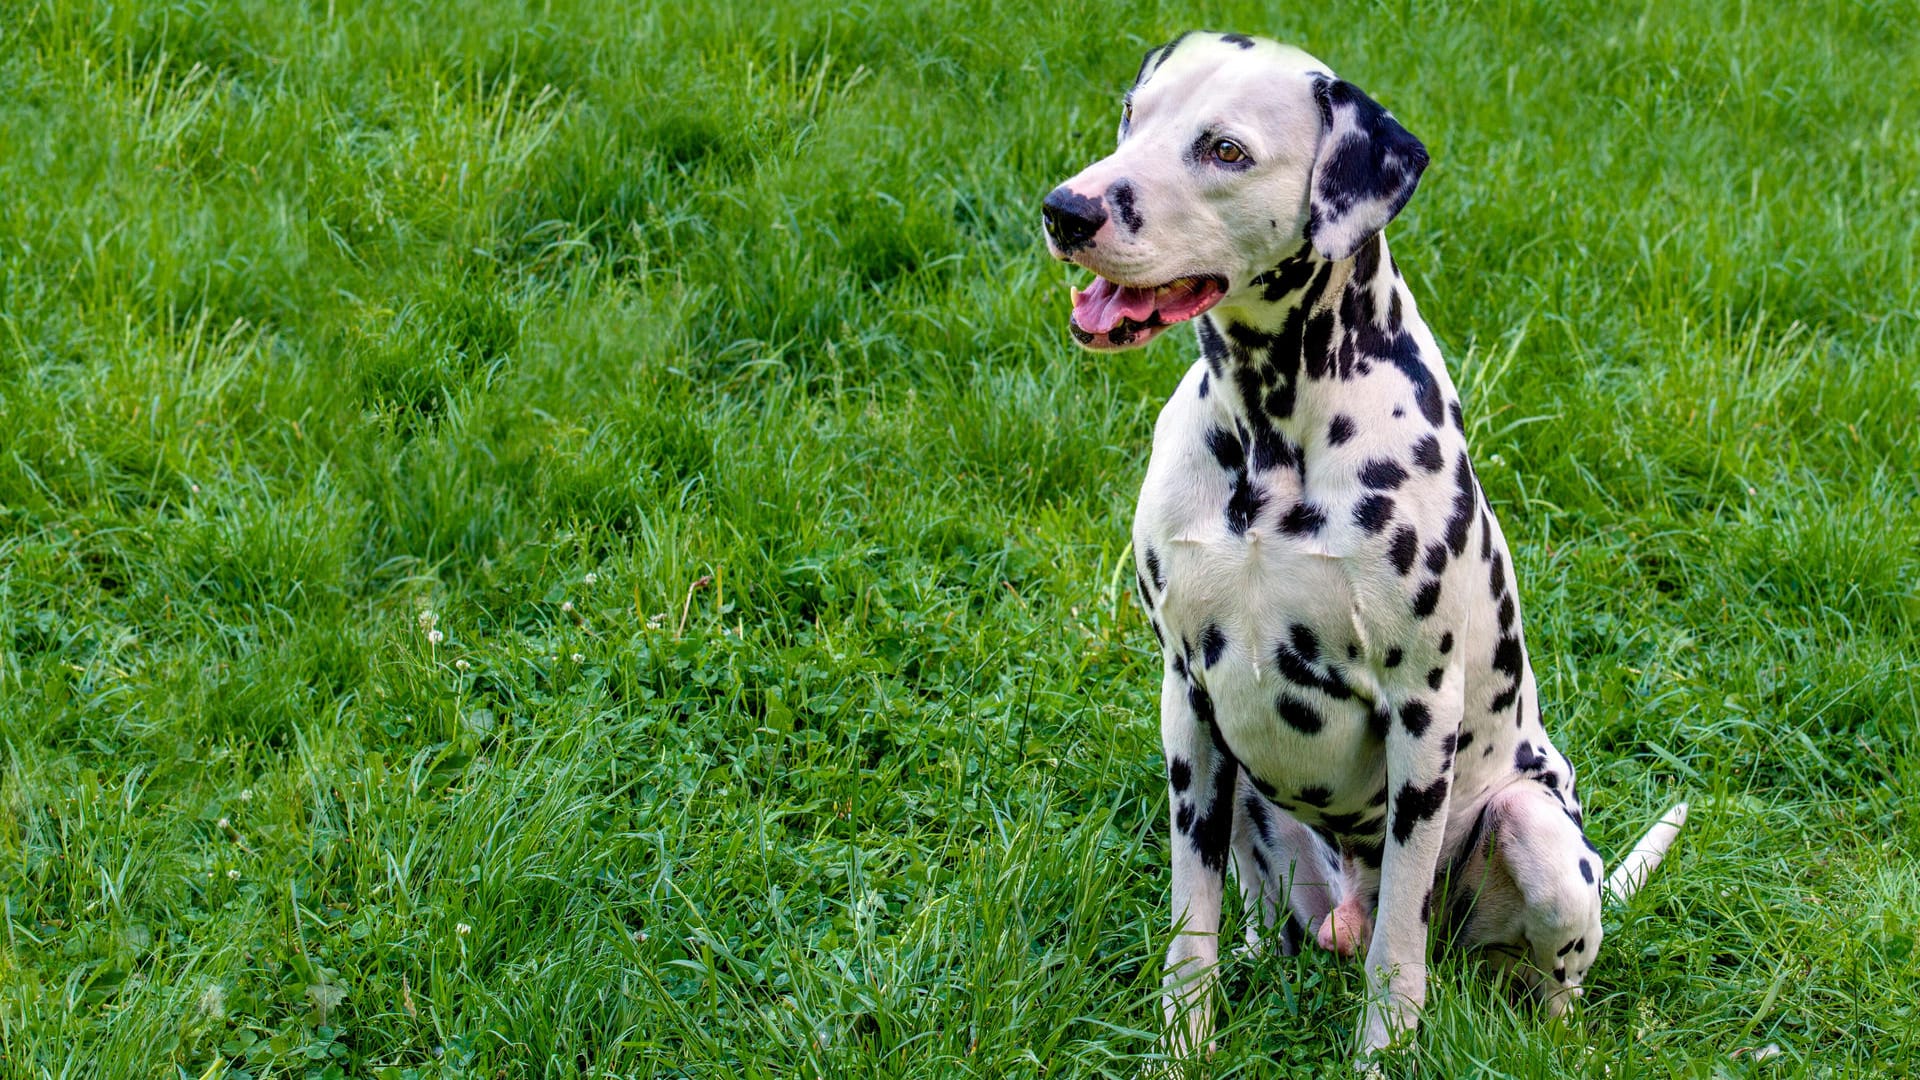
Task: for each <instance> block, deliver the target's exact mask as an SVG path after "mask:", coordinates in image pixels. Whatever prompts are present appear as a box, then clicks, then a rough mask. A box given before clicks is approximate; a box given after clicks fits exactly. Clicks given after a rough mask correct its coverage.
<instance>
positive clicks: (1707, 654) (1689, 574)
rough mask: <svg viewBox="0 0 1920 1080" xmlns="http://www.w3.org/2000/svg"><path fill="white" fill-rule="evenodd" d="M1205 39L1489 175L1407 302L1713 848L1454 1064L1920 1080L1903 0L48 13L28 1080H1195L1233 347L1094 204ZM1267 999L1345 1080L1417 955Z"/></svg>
mask: <svg viewBox="0 0 1920 1080" xmlns="http://www.w3.org/2000/svg"><path fill="white" fill-rule="evenodd" d="M562 7H564V8H565V10H561V9H560V8H562ZM976 7H978V8H979V10H976ZM1816 8H1817V9H1818V10H1816ZM1116 20H1119V21H1116ZM1196 25H1197V26H1208V27H1215V28H1222V29H1229V28H1231V29H1239V30H1244V31H1251V32H1263V33H1268V34H1271V35H1273V36H1278V37H1281V38H1284V39H1289V40H1293V41H1297V42H1300V43H1302V44H1304V45H1305V46H1306V47H1308V48H1309V49H1311V50H1312V51H1314V52H1316V53H1318V54H1320V55H1321V56H1322V57H1323V58H1325V59H1326V60H1328V61H1329V62H1330V63H1332V64H1333V65H1334V67H1335V68H1336V69H1337V70H1339V71H1341V72H1342V73H1343V74H1344V75H1346V76H1348V77H1349V78H1351V79H1353V80H1354V81H1355V82H1357V83H1358V84H1360V85H1361V86H1363V87H1365V88H1366V89H1367V90H1368V91H1369V92H1371V93H1372V94H1374V95H1375V96H1376V97H1378V98H1380V99H1381V100H1382V101H1384V102H1386V103H1387V104H1388V105H1389V106H1390V107H1391V108H1393V109H1394V111H1395V112H1396V114H1397V115H1398V116H1399V117H1400V118H1402V119H1403V120H1404V121H1405V122H1406V123H1407V124H1408V126H1409V127H1411V128H1412V129H1413V130H1414V131H1415V132H1416V133H1418V134H1420V135H1421V136H1422V137H1423V138H1424V139H1425V140H1426V141H1427V143H1428V145H1429V146H1430V147H1431V148H1432V150H1433V155H1434V166H1433V168H1432V169H1431V170H1430V171H1429V172H1428V174H1427V177H1426V179H1425V181H1424V183H1423V184H1422V186H1421V190H1420V194H1419V196H1418V197H1417V198H1416V199H1415V200H1414V202H1413V204H1412V205H1411V206H1410V207H1409V208H1408V210H1407V212H1406V213H1405V214H1404V215H1403V216H1402V218H1401V219H1400V221H1399V222H1398V223H1396V225H1395V227H1394V230H1393V237H1394V251H1395V254H1396V256H1397V258H1398V261H1399V263H1400V265H1401V267H1402V268H1403V269H1404V270H1405V271H1406V273H1407V275H1408V276H1409V278H1410V279H1411V281H1412V283H1413V285H1414V288H1415V290H1416V293H1417V295H1418V297H1419V300H1420V303H1421V306H1422V310H1423V313H1424V314H1425V315H1426V317H1427V318H1428V320H1429V321H1430V322H1431V323H1432V325H1433V326H1434V328H1435V329H1436V331H1437V332H1438V333H1439V334H1440V335H1441V338H1442V341H1443V343H1444V345H1445V347H1446V349H1447V352H1448V354H1449V357H1450V359H1451V361H1452V363H1453V365H1454V368H1455V372H1456V374H1457V376H1458V381H1459V383H1460V384H1461V386H1462V389H1463V391H1464V392H1465V395H1466V400H1467V407H1468V412H1469V415H1470V418H1471V437H1472V440H1473V443H1474V448H1475V454H1476V459H1477V462H1478V463H1479V465H1480V476H1481V478H1482V480H1483V482H1484V483H1485V485H1486V488H1487V490H1488V493H1489V495H1490V497H1491V498H1492V499H1493V500H1494V502H1495V504H1496V505H1497V507H1498V508H1499V510H1500V513H1501V515H1502V519H1503V521H1504V523H1505V527H1506V531H1507V534H1508V535H1509V536H1510V537H1511V538H1513V540H1514V542H1515V552H1514V556H1515V562H1516V564H1517V567H1518V570H1519V572H1520V578H1521V582H1522V586H1523V595H1524V597H1525V599H1526V602H1527V615H1528V618H1529V629H1530V631H1531V635H1532V636H1531V646H1532V649H1531V651H1532V653H1533V655H1534V659H1535V664H1536V670H1537V672H1538V675H1539V677H1540V680H1541V685H1542V693H1543V696H1544V697H1545V699H1546V700H1545V704H1546V705H1547V706H1548V710H1547V712H1548V717H1549V723H1550V726H1551V728H1552V729H1553V731H1554V732H1555V735H1556V739H1557V741H1558V742H1559V745H1560V746H1561V747H1562V748H1563V749H1565V750H1566V751H1567V753H1568V754H1569V756H1571V757H1572V758H1573V759H1574V760H1575V761H1576V762H1577V763H1578V764H1579V765H1580V768H1581V771H1582V782H1583V786H1582V791H1583V793H1584V794H1585V795H1586V798H1587V802H1588V807H1589V812H1590V822H1591V825H1592V828H1593V832H1594V838H1595V840H1596V842H1597V843H1598V844H1599V845H1600V846H1601V848H1602V849H1603V850H1604V851H1607V852H1609V853H1614V852H1618V851H1619V850H1621V848H1622V847H1623V846H1624V845H1625V844H1627V843H1629V842H1630V840H1631V838H1632V837H1633V836H1634V835H1637V833H1638V831H1639V830H1641V829H1642V828H1644V827H1645V826H1646V825H1647V824H1648V823H1649V822H1650V821H1651V819H1652V817H1653V815H1654V814H1656V813H1657V812H1658V811H1659V809H1660V808H1662V807H1663V806H1665V805H1666V804H1667V803H1668V802H1669V801H1671V800H1673V799H1674V798H1676V797H1682V796H1684V797H1687V798H1689V799H1691V800H1692V801H1693V804H1694V807H1695V813H1694V817H1693V820H1692V822H1691V823H1690V824H1689V826H1688V829H1687V832H1686V833H1685V835H1684V836H1683V838H1682V840H1681V842H1680V844H1679V846H1678V848H1677V850H1676V852H1675V854H1674V856H1673V858H1672V859H1671V860H1670V862H1669V863H1668V864H1667V865H1666V866H1665V867H1664V868H1663V869H1662V870H1661V871H1660V873H1659V874H1658V875H1657V876H1656V877H1655V879H1654V881H1653V883H1652V884H1651V885H1650V886H1649V887H1648V888H1647V889H1646V890H1645V892H1643V893H1642V894H1641V895H1640V896H1639V897H1638V898H1636V899H1635V900H1634V902H1633V903H1632V905H1631V906H1629V907H1627V908H1625V909H1623V910H1617V911H1614V912H1612V913H1611V914H1610V916H1609V924H1608V944H1607V949H1606V951H1605V952H1604V953H1603V955H1602V958H1601V962H1600V964H1599V965H1598V966H1597V967H1596V968H1595V970H1594V972H1593V975H1592V977H1591V980H1590V986H1591V989H1590V991H1589V994H1590V996H1589V997H1588V999H1587V1002H1586V1004H1585V1006H1584V1008H1583V1009H1582V1010H1581V1011H1580V1012H1579V1014H1578V1016H1577V1018H1576V1019H1575V1020H1574V1021H1573V1022H1572V1023H1571V1024H1569V1025H1566V1026H1564V1027H1555V1026H1551V1025H1547V1024H1544V1023H1542V1022H1541V1021H1540V1019H1539V1018H1538V1017H1536V1016H1534V1015H1532V1014H1531V1013H1530V1011H1528V1010H1524V1009H1523V1010H1518V1011H1516V1010H1514V1009H1513V1008H1511V1007H1510V1006H1509V1005H1508V1004H1507V1003H1506V1000H1505V998H1504V997H1503V996H1502V994H1501V993H1500V991H1499V990H1498V989H1497V988H1496V987H1494V986H1492V985H1491V984H1490V982H1489V980H1488V979H1487V978H1485V977H1484V975H1483V973H1481V972H1480V971H1478V970H1476V967H1475V965H1473V964H1471V963H1469V962H1466V961H1462V960H1458V959H1453V960H1447V961H1445V962H1443V963H1441V964H1440V965H1439V966H1438V968H1437V969H1436V975H1435V988H1434V995H1433V996H1434V1000H1433V1003H1432V1006H1431V1007H1430V1008H1429V1010H1428V1012H1427V1016H1426V1022H1425V1026H1424V1027H1423V1029H1422V1032H1421V1036H1420V1040H1419V1049H1418V1051H1417V1054H1418V1057H1419V1058H1420V1059H1421V1061H1422V1062H1423V1064H1422V1066H1421V1073H1422V1075H1426V1076H1436V1077H1450V1076H1468V1075H1476V1076H1478V1075H1488V1076H1495V1075H1504V1076H1525V1077H1533V1076H1555V1077H1559V1076H1585V1077H1596V1078H1598V1077H1613V1078H1629V1077H1642V1076H1646V1077H1666V1076H1681V1077H1703V1078H1704V1077H1723V1076H1747V1075H1765V1076H1832V1077H1854V1076H1864V1075H1881V1076H1908V1075H1912V1074H1913V1073H1914V1072H1916V1071H1920V1011H1916V1006H1915V1004H1914V988H1915V985H1916V982H1917V981H1920V941H1917V940H1916V930H1915V927H1916V926H1920V868H1916V865H1915V863H1914V862H1913V861H1912V858H1911V856H1912V853H1913V852H1915V851H1916V850H1920V817H1916V812H1915V808H1916V806H1920V736H1917V735H1916V729H1917V727H1920V725H1917V724H1916V721H1917V720H1920V703H1917V702H1916V698H1915V691H1914V688H1913V680H1914V675H1915V668H1916V661H1915V657H1916V656H1917V655H1920V516H1917V515H1916V510H1920V506H1917V505H1916V498H1917V496H1920V480H1917V479H1916V476H1917V475H1920V453H1917V451H1920V446H1917V444H1916V432H1915V424H1914V417H1915V415H1916V410H1917V409H1920V358H1917V357H1920V266H1916V261H1917V260H1920V226H1917V225H1916V222H1920V187H1916V182H1915V177H1916V176H1920V139H1916V137H1915V135H1914V132H1915V131H1916V130H1917V129H1920V94H1916V93H1915V92H1914V91H1915V85H1916V84H1915V83H1914V81H1913V80H1914V76H1913V72H1914V71H1915V70H1917V69H1920V31H1916V25H1915V23H1914V21H1913V19H1912V9H1911V6H1910V5H1909V4H1907V3H1904V2H1901V3H1892V2H1889V3H1866V2H1840V0H1835V2H1832V3H1825V4H1818V5H1804V6H1802V8H1798V9H1795V10H1794V11H1792V12H1791V13H1789V12H1787V11H1785V10H1784V9H1783V10H1779V11H1777V12H1776V9H1775V7H1773V6H1768V5H1759V4H1737V3H1711V2H1707V0H1668V2H1665V3H1658V4H1653V3H1649V4H1645V5H1625V6H1623V5H1617V4H1610V3H1598V2H1581V3H1569V4H1556V5H1533V4H1523V3H1507V4H1502V3H1484V4H1471V3H1462V4H1439V3H1435V4H1415V3H1381V4H1373V5H1344V4H1342V5H1333V4H1329V5H1317V6H1316V5H1309V4H1298V5H1286V6H1284V8H1282V9H1280V10H1279V11H1278V13H1276V11H1275V10H1271V9H1266V8H1264V7H1262V6H1258V5H1251V4H1238V5H1234V4H1220V3H1211V2H1203V3H1200V4H1198V5H1195V4H1192V3H1183V4H1165V5H1162V6H1161V7H1159V8H1158V9H1155V10H1146V9H1141V10H1139V11H1138V12H1136V13H1130V14H1126V15H1124V16H1122V14H1121V13H1120V10H1119V9H1118V8H1116V7H1114V6H1113V5H1108V4H1096V3H1092V2H1088V0H1077V2H1069V3H1068V4H1067V5H1066V6H1065V8H1064V9H1057V10H1053V11H1043V10H1040V8H1039V6H1036V7H1035V8H1034V9H1033V10H1027V9H1024V8H1022V7H1020V6H1018V5H970V4H961V3H945V4H933V5H929V6H926V7H916V8H911V9H908V8H902V7H896V6H894V5H885V4H875V5H847V6H843V7H819V8H814V9H809V10H798V9H797V8H796V7H795V6H793V5H785V4H764V3H739V4H733V5H730V6H729V7H727V8H726V9H724V10H717V9H709V8H708V6H707V5H652V4H632V3H618V2H616V3H598V4H579V5H549V4H546V3H527V4H510V3H500V4H488V5H478V4H469V3H438V4H392V5H389V4H354V3H340V4H335V3H326V4H318V3H313V4H288V3H272V2H264V0H253V2H234V3H214V2H211V0H190V2H181V3H174V4H160V3H146V4H135V5H119V4H115V5H108V4H86V3H71V4H70V3H66V2H62V0H54V2H42V3H33V2H29V3H22V4H17V5H14V6H12V7H11V8H9V9H8V15H7V17H6V18H5V20H4V22H3V23H0V191H4V192H5V195H4V197H0V440H3V445H0V898H3V899H4V922H5V937H4V939H0V1073H4V1074H5V1075H7V1076H19V1077H42V1076H46V1077H55V1076H59V1077H67V1076H108V1077H122V1076H125V1077H134V1076H141V1077H144V1076H163V1075H164V1076H183V1077H194V1078H198V1077H214V1076H220V1075H228V1076H236V1077H237V1076H240V1075H242V1074H243V1073H244V1074H245V1075H248V1076H253V1077H267V1076H275V1077H278V1076H296V1077H298V1076H321V1077H332V1076H355V1077H358V1076H380V1077H392V1076H403V1077H440V1076H447V1077H454V1076H471V1077H517V1076H560V1077H565V1076H583V1077H584V1076H593V1077H603V1076H623V1077H624V1076H634V1077H651V1076H661V1077H668V1076H691V1077H733V1076H741V1077H775V1076H779V1077H786V1076H812V1075H818V1076H830V1077H845V1076H868V1077H893V1076H929V1077H932V1076H978V1077H1000V1076H1038V1075H1042V1074H1044V1075H1047V1076H1062V1075H1076V1076H1077V1075H1109V1076H1134V1075H1137V1073H1138V1071H1139V1069H1140V1067H1141V1064H1142V1061H1143V1059H1144V1057H1145V1056H1146V1055H1149V1054H1151V1053H1152V1050H1153V1043H1152V1039H1153V1031H1154V1029H1155V1028H1156V1027H1157V1024H1158V1022H1157V1020H1156V1009H1157V1006H1156V1004H1155V1000H1154V987H1155V984H1156V982H1157V979H1158V970H1159V962H1160V956H1161V954H1162V950H1163V948H1164V936H1165V933H1166V913H1165V911H1164V906H1165V902H1166V901H1165V896H1166V890H1167V880H1166V871H1165V868H1164V867H1165V847H1166V843H1167V841H1166V831H1167V827H1166V819H1165V813H1166V811H1165V798H1166V795H1165V791H1164V788H1163V786H1162V783H1161V780H1160V775H1161V765H1160V761H1159V749H1158V741H1157V722H1156V720H1155V715H1156V714H1155V705H1154V699H1155V693H1156V690H1157V671H1158V662H1157V659H1156V657H1155V656H1154V654H1153V653H1152V651H1151V649H1150V645H1151V637H1150V635H1149V634H1148V632H1147V629H1146V627H1145V626H1144V625H1143V624H1142V620H1141V617H1140V615H1139V613H1138V612H1137V611H1136V610H1135V608H1134V606H1133V604H1132V602H1131V601H1130V600H1129V599H1128V598H1127V597H1126V595H1125V594H1126V591H1127V590H1126V588H1125V586H1126V584H1127V582H1128V573H1127V571H1126V569H1124V560H1125V559H1126V558H1127V557H1128V556H1127V553H1126V551H1125V545H1126V536H1127V522H1128V518H1129V513H1130V509H1131V503H1132V498H1133V494H1134V491H1135V489H1136V485H1137V483H1138V480H1139V477H1140V475H1141V473H1142V470H1143V468H1144V464H1145V459H1146V454H1147V449H1148V439H1149V430H1150V424H1151V421H1152V418H1153V415H1154V412H1155V410H1156V408H1157V406H1158V402H1159V400H1160V399H1161V398H1162V397H1163V396H1164V395H1165V394H1166V393H1167V392H1168V391H1169V390H1170V389H1171V387H1172V385H1173V384H1174V382H1175V381H1176V380H1177V378H1178V375H1179V372H1180V371H1181V370H1182V368H1183V367H1184V365H1185V364H1186V362H1187V357H1188V356H1189V355H1190V354H1191V353H1192V351H1193V349H1194V346H1193V344H1192V339H1191V335H1189V334H1185V333H1179V334H1171V335H1169V336H1168V339H1167V340H1166V341H1165V342H1162V343H1159V344H1156V345H1154V346H1153V347H1152V348H1150V349H1147V350H1145V351H1143V352H1139V353H1129V354H1124V355H1121V356H1117V357H1112V358H1098V359H1096V358H1093V357H1090V356H1087V355H1085V354H1082V353H1079V352H1078V351H1076V350H1075V349H1073V348H1072V347H1071V346H1070V344H1069V342H1068V339H1067V336H1066V334H1065V332H1064V318H1065V312H1066V299H1065V286H1066V283H1068V282H1069V281H1072V280H1074V278H1075V275H1074V274H1072V273H1069V272H1068V271H1066V270H1064V269H1063V268H1061V267H1059V266H1057V265H1055V264H1053V263H1051V262H1049V261H1048V260H1047V259H1046V258H1045V257H1044V253H1043V251H1042V247H1041V243H1040V238H1039V233H1038V228H1037V204H1038V200H1039V198H1040V196H1041V195H1042V194H1043V193H1044V192H1045V191H1046V190H1047V189H1048V188H1049V187H1050V186H1051V185H1052V184H1053V183H1054V182H1055V181H1057V180H1058V179H1060V178H1063V177H1065V176H1067V175H1070V174H1071V173H1072V172H1074V171H1076V170H1077V169H1078V168H1079V167H1080V166H1081V165H1082V164H1084V163H1085V162H1086V161H1088V160H1091V159H1092V158H1093V157H1095V156H1098V155H1099V154H1101V153H1102V152H1103V149H1104V147H1105V146H1107V145H1108V141H1109V139H1110V137H1111V131H1112V129H1113V126H1114V122H1115V115H1116V110H1117V99H1118V94H1119V92H1120V90H1121V89H1122V88H1123V86H1124V84H1125V83H1126V81H1127V80H1129V79H1130V78H1131V77H1132V74H1133V71H1134V66H1135V64H1136V62H1137V59H1138V56H1139V53H1140V52H1141V51H1142V50H1143V49H1144V48H1145V47H1147V46H1148V45H1150V44H1154V43H1157V42H1159V41H1161V40H1163V39H1165V38H1167V37H1169V36H1171V35H1172V33H1173V32H1175V31H1177V30H1180V29H1184V28H1187V27H1189V26H1196ZM428 612H431V616H432V618H431V619H428V617H427V615H426V613H428ZM429 622H431V623H432V627H431V628H432V629H433V630H435V631H436V632H437V633H438V634H439V635H441V638H440V640H437V641H432V640H429V636H428V633H427V630H428V628H429V627H428V625H427V624H428V623H429ZM1225 977H1226V980H1227V982H1228V983H1229V985H1231V986H1232V987H1233V988H1235V1004H1234V1005H1233V1006H1232V1007H1231V1009H1230V1010H1229V1012H1228V1015H1226V1016H1225V1017H1224V1019H1225V1020H1226V1029H1225V1031H1224V1034H1223V1037H1222V1040H1221V1044H1220V1050H1219V1052H1218V1053H1217V1054H1216V1055H1215V1057H1214V1058H1213V1059H1212V1062H1211V1065H1210V1067H1209V1071H1210V1073H1211V1075H1214V1076H1218V1077H1227V1076H1269V1075H1299V1076H1321V1075H1336V1074H1337V1072H1338V1069H1339V1068H1340V1064H1339V1063H1340V1062H1341V1061H1342V1057H1343V1053H1344V1047H1345V1045H1346V1041H1347V1039H1348V1036H1349V1034H1350V1032H1351V1031H1352V1030H1353V1027H1354V1024H1355V1019H1356V1013H1357V1008H1358V1003H1359V976H1358V974H1357V972H1356V970H1355V969H1354V968H1353V967H1351V966H1347V965H1342V964H1340V963H1336V962H1335V961H1333V960H1332V959H1331V958H1328V957H1326V956H1324V955H1312V956H1304V957H1300V958H1297V959H1279V958H1267V959H1259V960H1236V961H1233V962H1231V963H1230V965H1229V968H1228V970H1227V972H1226V976H1225ZM1769 1043H1777V1044H1778V1045H1779V1047H1780V1048H1781V1050H1782V1052H1783V1054H1782V1056H1781V1057H1779V1058H1777V1059H1775V1060H1774V1061H1772V1062H1771V1063H1768V1064H1765V1065H1756V1064H1754V1063H1752V1062H1751V1060H1750V1059H1749V1057H1748V1056H1747V1055H1746V1054H1743V1053H1740V1052H1741V1051H1743V1050H1748V1049H1751V1048H1755V1047H1760V1046H1764V1045H1766V1044H1769ZM222 1070H225V1072H224V1073H223V1071H222Z"/></svg>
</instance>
